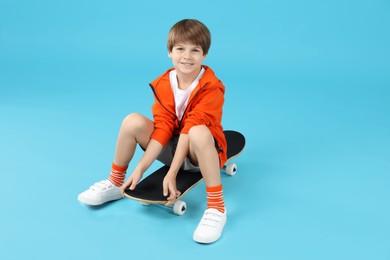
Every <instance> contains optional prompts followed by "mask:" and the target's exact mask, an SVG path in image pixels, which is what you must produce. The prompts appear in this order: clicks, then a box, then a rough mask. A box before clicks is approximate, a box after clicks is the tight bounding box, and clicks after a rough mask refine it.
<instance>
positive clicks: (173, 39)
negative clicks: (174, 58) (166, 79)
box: [168, 19, 211, 55]
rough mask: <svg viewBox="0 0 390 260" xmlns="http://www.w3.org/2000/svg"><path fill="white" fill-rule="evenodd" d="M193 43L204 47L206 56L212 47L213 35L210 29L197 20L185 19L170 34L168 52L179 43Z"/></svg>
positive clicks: (173, 27)
mask: <svg viewBox="0 0 390 260" xmlns="http://www.w3.org/2000/svg"><path fill="white" fill-rule="evenodd" d="M186 42H188V43H191V44H195V45H199V46H200V47H202V50H203V54H204V55H206V54H207V53H208V51H209V48H210V45H211V35H210V31H209V29H208V28H207V27H206V26H205V25H204V24H203V23H201V22H199V21H198V20H195V19H184V20H181V21H179V22H177V23H176V24H175V25H173V26H172V28H171V30H170V31H169V33H168V51H170V52H171V51H172V49H173V47H174V46H175V45H176V44H179V43H186Z"/></svg>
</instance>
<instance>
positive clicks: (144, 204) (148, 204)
mask: <svg viewBox="0 0 390 260" xmlns="http://www.w3.org/2000/svg"><path fill="white" fill-rule="evenodd" d="M140 204H141V205H142V206H145V207H146V206H150V203H147V202H140Z"/></svg>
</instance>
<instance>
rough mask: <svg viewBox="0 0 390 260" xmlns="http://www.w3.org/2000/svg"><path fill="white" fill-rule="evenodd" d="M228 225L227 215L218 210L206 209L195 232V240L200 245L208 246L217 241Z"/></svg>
mask: <svg viewBox="0 0 390 260" xmlns="http://www.w3.org/2000/svg"><path fill="white" fill-rule="evenodd" d="M225 223H226V210H225V213H222V212H220V211H219V210H216V209H212V208H211V209H206V211H205V212H204V214H203V217H202V219H201V220H200V222H199V225H198V227H197V228H196V229H195V231H194V236H193V238H194V240H195V241H196V242H198V243H203V244H208V243H213V242H215V241H217V240H218V239H219V238H220V236H221V234H222V230H223V227H224V226H225Z"/></svg>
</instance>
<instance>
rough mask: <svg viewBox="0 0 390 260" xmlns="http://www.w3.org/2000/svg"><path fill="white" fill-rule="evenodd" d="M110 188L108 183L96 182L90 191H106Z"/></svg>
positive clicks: (104, 181)
mask: <svg viewBox="0 0 390 260" xmlns="http://www.w3.org/2000/svg"><path fill="white" fill-rule="evenodd" d="M110 187H111V185H110V183H108V182H107V181H106V180H103V181H99V182H96V183H95V184H93V185H92V186H91V187H90V189H91V190H93V191H101V190H107V189H109V188H110Z"/></svg>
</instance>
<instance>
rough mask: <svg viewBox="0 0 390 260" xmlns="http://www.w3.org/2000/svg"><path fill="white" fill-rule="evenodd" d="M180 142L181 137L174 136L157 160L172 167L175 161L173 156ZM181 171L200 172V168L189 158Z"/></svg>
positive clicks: (185, 160)
mask: <svg viewBox="0 0 390 260" xmlns="http://www.w3.org/2000/svg"><path fill="white" fill-rule="evenodd" d="M178 141H179V135H174V136H172V138H171V139H170V140H169V141H168V143H167V145H166V146H165V147H164V148H163V149H162V151H161V153H160V154H159V156H158V157H157V160H159V161H160V162H162V163H163V164H165V165H167V166H170V165H171V163H172V160H173V156H174V155H175V152H176V147H177V143H178ZM180 169H182V170H185V171H189V172H199V171H200V168H199V166H197V165H193V164H192V163H191V160H190V158H188V156H187V157H186V158H185V159H184V162H183V164H182V166H181V167H180Z"/></svg>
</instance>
